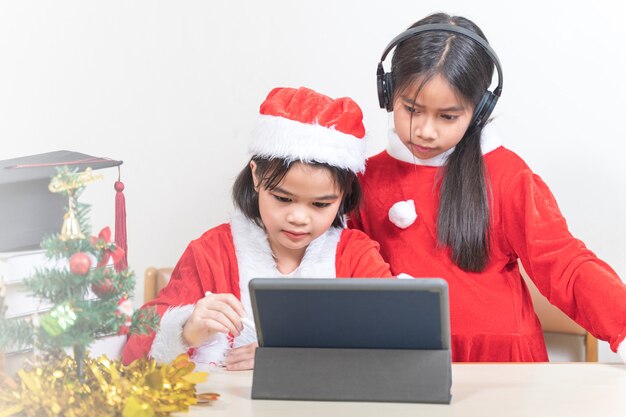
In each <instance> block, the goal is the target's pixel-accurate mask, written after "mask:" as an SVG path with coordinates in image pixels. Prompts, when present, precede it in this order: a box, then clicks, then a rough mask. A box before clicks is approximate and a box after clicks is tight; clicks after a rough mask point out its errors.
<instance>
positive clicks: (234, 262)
mask: <svg viewBox="0 0 626 417" xmlns="http://www.w3.org/2000/svg"><path fill="white" fill-rule="evenodd" d="M260 113H261V117H260V119H259V123H258V126H257V129H256V132H255V134H254V138H253V141H252V143H251V145H250V148H249V152H250V154H251V155H252V158H251V160H250V162H249V163H248V164H247V165H246V166H245V167H244V169H243V170H242V171H241V173H240V174H239V177H238V178H237V180H236V181H235V184H234V187H233V200H234V203H235V206H236V209H235V210H234V213H233V215H232V217H231V219H230V222H229V223H225V224H222V225H220V226H217V227H215V228H213V229H210V230H209V231H207V232H205V233H204V234H203V235H202V236H201V237H200V238H198V239H196V240H194V241H192V242H191V243H190V244H189V246H188V247H187V250H186V251H185V252H184V253H183V255H182V257H181V258H180V260H179V261H178V263H177V265H176V267H175V268H174V271H173V272H172V276H171V279H170V281H169V283H168V285H167V286H166V287H165V288H164V289H163V290H162V291H161V292H160V293H159V295H158V297H157V298H156V299H155V300H153V301H150V302H148V303H147V304H146V305H145V306H144V307H148V306H156V309H157V312H158V313H159V315H160V316H161V321H160V327H159V330H158V332H156V333H152V334H149V335H132V336H130V338H129V340H128V342H127V344H126V346H125V348H124V351H123V354H122V360H123V362H124V363H126V364H128V363H130V362H131V361H133V360H134V359H137V358H140V357H145V356H150V357H153V358H155V359H156V360H158V361H159V362H170V361H171V360H172V359H174V358H175V357H176V356H177V355H179V354H181V353H185V352H188V351H189V350H190V349H192V360H194V361H195V362H196V363H198V364H213V365H225V366H226V368H227V369H231V370H232V369H251V368H252V367H253V365H254V352H255V348H256V346H257V345H256V332H255V329H254V323H253V321H252V320H250V318H251V317H252V307H251V304H250V294H249V292H248V282H249V281H250V279H252V278H254V277H264V278H271V277H293V278H297V277H310V278H334V277H391V273H390V272H389V266H388V265H387V264H386V263H385V262H384V261H383V259H382V257H381V256H380V254H379V252H378V244H377V243H375V242H374V241H372V240H371V239H370V238H368V237H367V236H366V235H365V234H364V233H362V232H360V231H357V230H350V229H346V228H344V216H345V214H346V213H348V212H350V211H352V210H354V209H355V208H356V207H357V205H358V204H359V201H360V196H361V190H360V187H359V183H358V180H357V176H356V175H357V173H358V172H363V170H364V167H365V143H364V142H365V141H364V136H365V129H364V127H363V122H362V118H363V115H362V113H361V109H360V108H359V106H358V105H357V104H356V103H355V102H354V101H352V100H351V99H349V98H340V99H336V100H333V99H331V98H329V97H327V96H325V95H322V94H319V93H317V92H315V91H313V90H310V89H307V88H299V89H293V88H276V89H274V90H272V91H271V92H270V94H269V95H268V96H267V98H266V100H265V101H264V102H263V104H262V105H261V108H260Z"/></svg>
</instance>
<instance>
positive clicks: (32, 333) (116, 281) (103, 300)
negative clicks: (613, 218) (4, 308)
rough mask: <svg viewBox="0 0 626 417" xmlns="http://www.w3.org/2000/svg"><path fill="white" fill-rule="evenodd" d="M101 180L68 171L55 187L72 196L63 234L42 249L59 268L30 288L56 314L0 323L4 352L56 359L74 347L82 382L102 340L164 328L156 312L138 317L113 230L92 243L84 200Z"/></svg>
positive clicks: (44, 272) (33, 280) (34, 279)
mask: <svg viewBox="0 0 626 417" xmlns="http://www.w3.org/2000/svg"><path fill="white" fill-rule="evenodd" d="M96 179H98V177H96V176H94V175H93V173H92V171H91V169H89V168H88V169H87V170H85V171H84V172H76V171H70V170H68V169H67V168H64V169H62V170H60V171H59V172H58V174H57V175H56V176H55V177H53V178H52V181H51V182H50V187H49V188H50V191H52V192H59V193H63V194H64V195H66V196H67V198H68V206H67V213H66V214H65V217H64V222H63V228H62V230H61V232H60V233H59V234H55V235H51V236H47V237H45V238H44V240H43V242H42V244H41V246H42V248H43V249H46V251H47V256H48V258H49V259H50V260H51V265H53V266H51V267H46V268H40V269H38V270H37V271H36V273H35V274H34V275H33V276H31V277H29V278H28V279H27V280H26V281H25V284H26V286H27V288H28V289H29V290H30V292H32V294H33V295H34V296H36V297H38V298H39V299H41V300H42V301H43V300H45V301H47V302H48V303H49V304H51V305H52V306H53V307H52V309H51V310H50V311H49V312H47V313H46V314H44V315H42V316H39V317H36V316H35V317H33V318H32V319H23V320H17V321H16V320H11V321H9V320H5V319H4V318H3V317H0V347H2V346H4V347H7V346H14V347H22V346H33V347H34V348H35V349H37V350H39V351H43V352H48V353H53V354H54V353H61V352H62V351H63V349H64V348H67V347H71V348H72V349H73V352H74V359H75V361H76V365H77V374H78V377H79V379H80V380H82V379H83V377H84V370H83V362H84V358H85V353H86V350H87V348H88V346H89V345H90V344H91V343H92V342H93V341H94V340H95V339H96V338H99V337H102V336H107V335H111V334H126V333H129V332H130V333H139V334H143V333H148V332H149V331H150V330H156V328H157V327H158V322H159V317H158V315H157V314H156V311H155V310H145V309H143V310H137V311H135V312H134V313H133V309H132V305H131V303H130V300H129V296H130V294H132V293H133V290H134V287H135V277H134V275H133V273H132V272H131V271H130V270H128V269H127V268H126V267H125V266H124V267H123V268H121V267H120V265H124V262H121V260H122V258H123V256H124V251H123V250H122V249H121V248H118V247H117V246H116V245H115V243H112V242H111V236H110V235H111V233H110V229H109V228H108V227H106V228H104V229H103V230H102V231H101V232H100V233H99V235H98V236H91V237H90V234H91V227H90V225H89V222H88V219H87V217H88V214H89V209H90V207H89V205H87V204H84V203H81V202H80V201H79V197H80V195H81V194H82V192H83V190H84V188H85V186H86V184H88V183H90V182H93V181H95V180H96ZM111 260H112V261H113V265H114V266H115V267H112V266H111V265H110V261H111ZM94 264H95V265H94Z"/></svg>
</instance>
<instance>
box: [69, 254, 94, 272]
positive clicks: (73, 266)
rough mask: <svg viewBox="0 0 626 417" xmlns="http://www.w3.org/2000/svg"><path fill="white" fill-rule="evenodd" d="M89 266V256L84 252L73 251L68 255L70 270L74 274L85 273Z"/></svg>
mask: <svg viewBox="0 0 626 417" xmlns="http://www.w3.org/2000/svg"><path fill="white" fill-rule="evenodd" d="M90 268H91V258H90V257H89V255H87V254H86V253H85V252H78V253H75V254H74V255H72V256H71V257H70V271H71V272H72V274H74V275H81V276H84V275H87V274H88V273H89V269H90Z"/></svg>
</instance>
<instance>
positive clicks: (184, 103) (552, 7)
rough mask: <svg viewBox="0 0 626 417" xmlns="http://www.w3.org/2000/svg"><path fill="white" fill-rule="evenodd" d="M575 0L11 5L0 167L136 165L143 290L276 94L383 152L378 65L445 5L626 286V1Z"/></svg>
mask: <svg viewBox="0 0 626 417" xmlns="http://www.w3.org/2000/svg"><path fill="white" fill-rule="evenodd" d="M522 4H523V5H522ZM574 4H575V3H572V2H566V1H536V0H532V1H530V0H529V1H526V2H515V3H511V4H508V3H502V2H499V1H482V2H480V1H473V2H468V1H463V0H456V1H454V0H447V1H446V0H440V1H436V2H435V1H432V2H424V1H404V0H403V1H400V0H395V1H393V2H381V1H364V0H350V1H336V0H335V1H333V0H317V1H315V2H295V1H278V0H272V1H264V2H259V1H251V0H240V1H237V2H216V1H169V2H167V1H154V0H150V1H148V0H140V1H128V0H125V1H119V0H109V1H93V0H75V1H56V2H51V1H44V0H30V1H26V0H22V1H3V2H1V3H0V60H1V61H0V141H1V145H0V159H5V158H12V157H18V156H23V155H28V154H33V153H40V152H46V151H52V150H58V149H71V150H76V151H80V152H85V153H89V154H92V155H97V156H108V157H112V158H116V159H122V160H124V165H123V168H122V180H123V181H124V182H125V183H126V198H127V210H128V234H129V246H130V251H129V252H130V253H129V262H130V266H131V267H132V268H133V269H134V270H135V271H136V272H137V274H138V275H139V276H140V278H141V277H142V275H143V271H144V270H145V268H146V267H147V266H149V265H156V266H164V265H173V264H174V263H175V262H176V260H177V259H178V257H179V256H180V254H181V253H182V251H183V250H184V248H185V246H186V245H187V243H188V242H189V241H190V240H191V239H193V238H196V237H197V236H199V235H200V234H201V233H202V232H203V231H204V230H206V229H208V228H210V227H211V226H213V225H215V224H218V223H220V222H222V221H224V220H225V219H226V218H227V213H228V211H229V209H230V207H231V204H230V197H229V189H230V185H231V181H232V179H233V177H234V176H235V175H236V174H237V173H238V171H239V170H240V169H241V168H242V167H243V164H244V163H245V161H246V155H245V149H246V143H247V137H248V136H247V135H248V132H249V130H250V129H251V127H252V124H253V121H254V119H255V115H256V113H257V111H258V105H259V104H260V102H261V101H262V100H263V98H264V96H265V94H266V93H267V92H268V91H269V90H270V89H271V88H272V87H274V86H280V85H282V86H300V85H306V86H309V87H312V88H314V89H317V90H319V91H322V92H324V93H326V94H328V95H331V96H345V95H349V96H352V97H353V98H354V99H356V100H357V101H358V102H359V103H360V104H361V105H362V107H363V110H364V113H365V122H366V126H367V127H368V129H369V131H370V134H371V135H372V137H373V140H372V141H371V142H370V144H369V147H368V150H369V154H373V153H375V152H378V151H379V150H381V149H382V148H383V146H384V143H385V137H384V132H385V130H386V123H387V116H386V114H385V113H384V112H383V111H382V110H379V109H378V108H377V107H378V105H377V99H376V89H375V81H374V80H375V77H374V73H375V67H376V64H377V62H378V59H379V57H380V54H381V52H382V50H383V48H384V46H385V45H386V44H387V42H388V41H389V40H390V39H391V38H392V37H393V36H395V35H396V34H397V33H399V32H400V31H402V30H403V29H404V28H405V27H407V26H408V25H410V24H411V23H412V22H413V21H415V20H417V19H419V18H421V17H423V16H424V15H426V14H428V13H431V12H433V11H439V10H443V11H448V12H451V13H456V14H462V15H465V16H467V17H470V18H472V19H473V20H474V21H475V22H477V23H478V24H479V25H480V26H481V27H482V28H483V30H484V31H485V33H486V34H487V36H488V38H489V39H490V42H491V44H492V46H493V47H494V49H495V50H496V51H497V52H498V54H499V56H500V59H501V62H502V65H503V69H504V81H505V82H504V93H503V97H502V99H501V100H500V103H499V104H498V108H497V111H496V115H497V116H498V118H497V122H496V123H497V125H498V127H499V129H498V130H499V131H500V133H501V134H503V135H504V137H505V144H506V145H507V146H508V147H509V148H511V149H513V150H514V151H516V152H518V153H519V154H520V155H521V156H522V157H523V158H525V159H526V161H527V162H528V163H529V165H530V166H531V167H533V169H534V170H535V171H536V172H537V173H539V174H540V175H541V176H542V177H543V178H544V179H545V180H546V182H547V183H548V184H549V185H550V186H551V188H552V190H553V192H554V194H555V195H556V196H557V199H558V200H559V202H560V205H561V209H562V211H563V212H564V214H565V215H566V217H567V218H568V221H569V225H570V227H571V230H572V232H573V233H574V234H575V235H577V236H579V237H581V238H582V239H583V240H584V241H585V242H586V243H587V244H588V246H589V247H590V248H592V249H593V250H594V251H596V253H597V254H598V255H599V256H600V257H602V258H603V259H605V260H606V261H607V262H608V263H609V264H611V265H612V266H613V267H614V268H615V269H616V271H617V272H618V273H619V274H620V275H621V276H622V277H626V257H624V256H622V254H623V249H624V248H625V247H626V233H625V232H626V218H625V216H624V215H623V213H625V212H626V189H625V187H624V186H623V183H624V180H625V179H626V173H625V172H624V170H623V169H622V168H620V167H619V166H620V163H621V162H622V159H623V158H622V155H621V154H622V153H623V152H624V151H626V145H625V144H624V142H625V141H624V133H623V129H622V124H623V120H624V119H623V117H624V110H626V105H625V104H624V97H626V81H625V80H624V78H623V76H622V74H626V53H624V46H623V44H624V41H625V40H626V25H624V24H623V19H622V17H621V16H623V10H617V8H621V9H623V7H624V6H621V5H619V3H616V2H612V1H609V0H599V1H596V2H594V3H593V6H591V5H590V6H582V5H577V6H576V5H574ZM386 68H389V63H388V62H387V66H386ZM108 171H110V172H107V173H106V179H105V180H104V181H101V182H100V183H97V184H94V185H92V186H90V187H89V189H88V190H87V193H86V197H87V199H88V201H89V202H92V203H93V204H94V208H93V225H94V229H95V230H96V231H97V230H99V229H100V228H101V227H102V226H104V225H106V224H110V225H112V224H113V199H114V191H113V181H114V180H115V177H116V172H114V170H108ZM141 284H142V282H141V279H139V280H138V294H142V292H141ZM607 352H608V350H607V349H606V346H603V348H602V353H601V354H602V357H603V358H609V357H610V355H608V354H607Z"/></svg>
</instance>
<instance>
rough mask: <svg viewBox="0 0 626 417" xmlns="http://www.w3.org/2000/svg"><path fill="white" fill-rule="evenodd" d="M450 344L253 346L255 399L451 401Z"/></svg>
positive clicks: (253, 393) (253, 389)
mask: <svg viewBox="0 0 626 417" xmlns="http://www.w3.org/2000/svg"><path fill="white" fill-rule="evenodd" d="M451 385H452V378H451V366H450V350H412V349H328V348H293V347H289V348H285V347H260V348H257V351H256V355H255V363H254V375H253V380H252V398H253V399H271V400H319V401H375V402H412V403H443V404H449V403H450V399H451V394H450V388H451Z"/></svg>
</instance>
